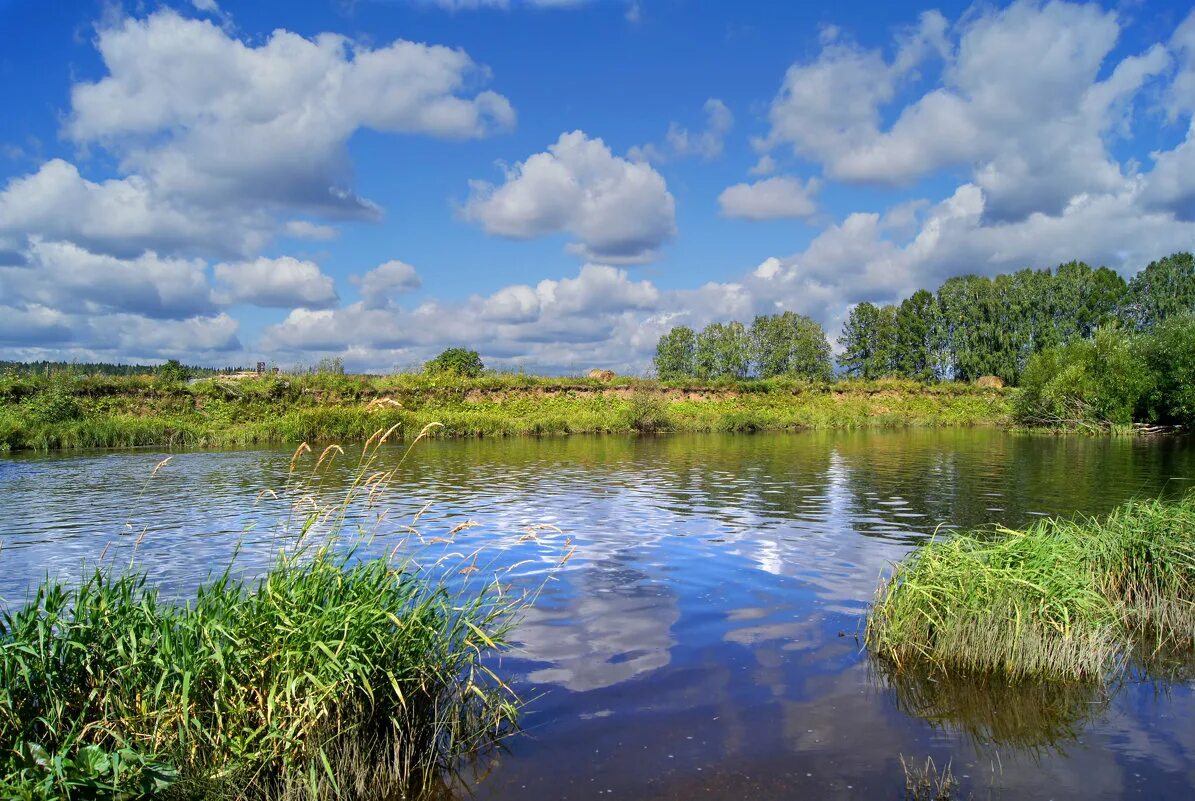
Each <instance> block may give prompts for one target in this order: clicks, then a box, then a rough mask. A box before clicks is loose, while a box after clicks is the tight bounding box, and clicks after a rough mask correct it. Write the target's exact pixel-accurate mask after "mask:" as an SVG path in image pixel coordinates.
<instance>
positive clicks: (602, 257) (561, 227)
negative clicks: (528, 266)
mask: <svg viewBox="0 0 1195 801" xmlns="http://www.w3.org/2000/svg"><path fill="white" fill-rule="evenodd" d="M463 213H464V216H465V218H466V219H468V220H472V221H474V222H478V223H480V224H481V226H482V227H483V228H484V229H485V230H486V231H487V232H488V233H491V234H496V235H498V236H505V237H510V238H512V239H532V238H535V237H540V236H545V235H548V234H555V233H567V234H569V235H571V236H572V237H574V239H575V240H576V241H575V242H574V244H573V245H572V246H571V248H572V250H574V251H575V252H577V253H579V254H580V255H582V256H584V257H585V258H587V259H592V260H594V261H601V262H613V263H632V262H639V261H645V260H648V259H650V258H652V256H653V255H654V253H655V251H656V250H657V249H658V248H659V247H660V246H662V245H663V244H664V243H665V242H667V241H668V240H669V239H671V238H672V237H673V236H674V235H675V233H676V203H675V201H674V200H673V198H672V195H671V194H670V193H669V192H668V187H667V185H666V184H665V182H664V178H663V176H661V175H660V174H659V173H658V172H656V171H655V170H654V169H652V168H651V167H650V166H649V165H648V164H646V163H643V162H632V161H628V160H626V159H623V158H620V157H618V156H615V155H614V154H613V153H611V152H610V148H609V147H607V146H606V144H605V142H603V141H602V140H601V139H591V138H589V137H588V136H587V135H586V134H585V133H584V132H583V131H573V132H572V133H565V134H561V136H560V138H559V139H558V140H557V141H556V143H555V144H553V145H551V146H549V147H548V149H547V151H545V152H543V153H536V154H534V155H532V156H530V157H529V158H527V159H526V160H525V161H522V162H519V163H517V164H515V165H514V166H513V167H510V168H509V169H507V170H506V176H505V181H504V182H503V183H502V184H501V185H500V186H494V185H493V184H489V183H486V182H484V181H473V182H472V183H471V192H470V196H469V199H468V201H467V203H466V204H465V206H464V209H463Z"/></svg>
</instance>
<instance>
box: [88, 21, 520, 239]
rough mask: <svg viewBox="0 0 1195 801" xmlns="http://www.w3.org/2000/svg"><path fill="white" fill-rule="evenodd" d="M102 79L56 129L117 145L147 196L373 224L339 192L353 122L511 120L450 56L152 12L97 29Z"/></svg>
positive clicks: (428, 129) (492, 125)
mask: <svg viewBox="0 0 1195 801" xmlns="http://www.w3.org/2000/svg"><path fill="white" fill-rule="evenodd" d="M97 47H98V48H99V51H100V56H101V57H102V59H103V61H104V65H105V67H106V68H107V70H108V75H107V76H105V77H103V78H101V79H100V80H98V81H95V82H82V83H78V84H75V86H74V87H73V89H72V91H71V105H72V111H71V115H70V118H69V119H68V121H67V123H66V130H65V132H66V134H67V136H69V137H70V138H71V139H72V140H74V141H75V142H78V143H81V144H90V143H98V144H101V145H103V146H104V147H106V148H108V149H109V150H111V151H113V152H114V153H117V154H118V155H119V156H120V158H121V166H122V168H123V169H124V170H125V171H126V172H129V173H136V174H139V175H143V176H145V178H146V180H148V181H149V182H150V183H151V184H152V185H153V186H154V187H155V190H156V191H158V192H160V193H163V194H166V195H180V196H183V197H186V198H188V199H191V200H192V201H207V202H211V201H213V200H217V199H219V200H222V201H227V200H229V199H232V200H233V201H234V202H236V203H237V204H238V205H246V204H278V205H280V206H285V207H289V208H296V209H305V210H310V211H312V212H314V213H319V214H325V215H333V216H347V217H363V218H373V217H376V216H377V214H378V209H377V208H376V206H374V204H372V203H371V202H369V201H367V200H365V199H363V198H360V197H358V196H357V195H356V194H355V193H354V191H353V189H352V186H351V181H350V178H351V176H350V174H349V169H348V157H347V155H346V152H345V143H346V142H347V141H348V139H349V137H350V136H351V135H352V134H353V133H354V132H355V131H357V130H358V129H361V128H368V129H372V130H375V131H382V132H388V133H419V134H428V135H432V136H442V137H450V138H476V137H481V136H486V135H488V134H490V133H493V132H495V131H500V130H505V129H508V128H510V127H511V126H512V125H513V124H514V121H515V114H514V110H513V108H512V107H511V105H510V102H509V101H508V100H507V99H506V98H505V97H503V96H502V95H499V94H496V93H494V92H492V91H482V92H479V93H477V94H474V95H468V94H464V93H463V92H464V90H465V88H466V86H468V85H469V84H470V83H471V82H473V81H476V80H477V79H479V78H481V79H483V78H485V77H486V71H485V70H484V69H482V68H480V67H478V66H477V65H476V64H475V63H474V62H473V61H472V59H470V58H469V56H468V55H467V54H466V53H465V52H464V51H463V50H454V49H451V48H448V47H441V46H435V45H426V44H420V43H417V42H408V41H402V40H399V41H395V42H393V43H391V44H389V45H387V46H385V47H379V48H370V47H367V46H365V45H362V44H360V43H357V42H354V41H352V40H350V39H347V38H345V37H343V36H338V35H335V34H320V35H319V36H317V37H315V38H314V39H308V38H305V37H303V36H300V35H298V34H295V33H292V32H290V31H286V30H276V31H274V33H272V34H271V35H270V37H269V38H268V39H267V40H266V41H265V42H264V43H262V44H261V45H259V46H256V47H254V46H251V45H249V44H246V43H245V42H243V41H241V40H239V39H237V38H234V37H232V36H230V35H228V33H226V32H225V31H223V30H221V29H220V28H218V27H217V26H215V25H213V24H212V23H211V22H209V21H207V20H196V19H186V18H184V17H182V16H180V15H178V14H176V13H174V12H171V11H168V10H163V11H159V12H156V13H154V14H151V15H150V16H149V17H146V18H144V19H136V18H132V17H130V18H126V19H124V20H122V21H121V22H120V23H118V24H116V25H112V26H110V27H105V28H102V29H101V30H100V32H99V36H98V39H97Z"/></svg>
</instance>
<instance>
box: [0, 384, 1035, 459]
mask: <svg viewBox="0 0 1195 801" xmlns="http://www.w3.org/2000/svg"><path fill="white" fill-rule="evenodd" d="M1010 397H1011V396H1010V395H1009V394H1007V393H1006V392H1005V391H1002V390H993V389H979V388H975V387H972V386H970V385H965V384H951V383H943V384H919V383H916V382H910V381H869V382H864V381H843V382H834V383H803V382H793V381H785V380H769V381H753V382H741V383H726V384H714V385H702V386H692V385H687V384H684V383H660V382H655V381H645V380H639V379H629V378H623V379H615V380H614V381H613V382H601V381H597V380H589V379H561V378H542V377H535V376H523V375H489V376H482V377H480V378H474V379H463V378H450V377H445V376H429V375H419V374H406V375H395V376H386V377H366V376H341V375H318V374H317V375H293V376H287V375H282V376H268V377H263V378H260V379H248V380H240V381H229V380H222V379H219V378H210V379H204V380H202V381H198V382H195V383H192V384H184V383H169V382H163V381H161V380H159V379H156V378H152V377H136V376H134V377H112V376H94V377H86V376H83V377H79V376H69V375H57V376H52V377H49V378H46V377H40V376H32V377H24V376H22V377H16V376H10V377H7V378H5V379H0V450H10V451H11V450H23V449H51V448H91V447H136V446H144V445H153V446H167V447H169V446H187V447H197V446H198V447H208V446H225V445H249V444H259V443H297V442H302V441H307V442H328V441H338V442H347V441H360V440H364V439H366V438H367V437H368V436H369V435H370V434H371V433H373V432H374V431H376V430H377V429H379V428H390V427H391V426H394V425H399V426H400V428H399V431H398V432H397V436H400V437H401V436H402V435H403V434H404V432H405V433H406V434H407V435H408V436H413V435H414V433H415V432H418V431H419V430H421V429H422V428H423V427H424V426H425V425H426V424H427V423H429V422H431V421H433V420H435V421H439V422H441V423H443V425H444V427H443V428H442V429H439V431H438V435H440V436H512V435H552V434H569V433H632V432H652V431H764V430H786V429H803V428H857V427H866V426H940V425H951V426H967V425H977V424H989V423H994V422H1002V421H1004V420H1005V419H1007V416H1008V412H1009V399H1010Z"/></svg>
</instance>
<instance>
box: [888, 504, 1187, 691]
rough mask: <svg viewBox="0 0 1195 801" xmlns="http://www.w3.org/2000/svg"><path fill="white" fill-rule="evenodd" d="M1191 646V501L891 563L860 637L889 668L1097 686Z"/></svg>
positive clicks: (927, 550) (969, 535)
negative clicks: (1132, 665)
mask: <svg viewBox="0 0 1195 801" xmlns="http://www.w3.org/2000/svg"><path fill="white" fill-rule="evenodd" d="M1193 638H1195V493H1192V494H1190V495H1188V496H1186V497H1185V498H1184V499H1182V500H1179V501H1175V502H1163V501H1132V502H1129V503H1127V504H1125V505H1124V506H1122V507H1121V508H1120V509H1118V510H1117V511H1115V512H1114V513H1112V514H1110V515H1108V516H1107V517H1105V518H1101V519H1075V520H1065V519H1050V520H1043V521H1040V522H1038V523H1036V524H1034V525H1032V526H1030V527H1029V528H1027V529H1024V530H1022V531H1011V530H1007V529H1001V530H998V531H995V532H983V531H981V532H960V533H950V534H948V535H946V536H945V537H943V538H941V539H936V540H935V541H933V542H931V543H929V544H927V545H925V546H923V547H921V548H919V549H918V550H917V551H915V552H913V553H912V554H911V555H910V556H909V557H907V558H906V559H905V560H904V561H903V562H901V563H900V564H898V565H896V567H895V569H894V570H893V572H892V575H891V577H890V578H889V579H888V580H887V581H886V582H884V583H883V584H882V585H881V587H880V589H879V591H878V594H877V597H876V600H875V602H874V604H873V606H872V609H871V611H870V614H869V616H868V621H867V632H866V639H867V644H868V646H869V648H870V649H871V651H872V652H873V653H874V654H875V655H876V656H877V657H879V658H880V659H882V660H884V661H885V662H887V663H888V664H889V665H890V666H891V667H893V668H894V669H896V670H902V669H905V668H909V669H922V668H924V667H925V666H927V665H928V666H932V667H934V668H937V669H940V670H944V671H946V672H948V673H951V672H959V671H962V672H994V673H998V674H1002V675H1004V676H1007V677H1009V678H1013V679H1020V678H1051V679H1080V680H1096V681H1100V680H1104V679H1106V678H1108V677H1109V676H1111V675H1115V674H1117V673H1118V672H1119V671H1121V670H1123V669H1124V668H1125V667H1126V666H1127V665H1128V664H1129V662H1130V660H1131V659H1133V658H1138V659H1142V660H1144V661H1145V662H1147V663H1148V662H1150V661H1151V660H1153V659H1155V658H1157V657H1159V656H1163V655H1168V654H1172V653H1175V652H1179V653H1187V654H1190V652H1191V650H1192V648H1193V647H1195V639H1193Z"/></svg>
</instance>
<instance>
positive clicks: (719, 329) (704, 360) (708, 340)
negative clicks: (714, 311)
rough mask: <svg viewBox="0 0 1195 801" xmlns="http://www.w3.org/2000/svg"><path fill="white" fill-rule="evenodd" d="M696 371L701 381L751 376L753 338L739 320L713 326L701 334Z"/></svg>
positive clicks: (695, 359)
mask: <svg viewBox="0 0 1195 801" xmlns="http://www.w3.org/2000/svg"><path fill="white" fill-rule="evenodd" d="M694 370H695V373H696V376H697V377H698V378H701V379H706V380H709V379H719V378H723V379H737V380H742V379H744V378H746V377H747V376H748V375H750V370H751V338H750V336H749V335H748V334H747V329H746V328H745V327H744V326H743V324H742V323H740V322H738V321H737V320H732V321H730V322H729V323H710V324H709V325H707V326H706V327H705V328H703V329H701V333H699V334H698V335H697V345H696V352H695V354H694Z"/></svg>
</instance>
